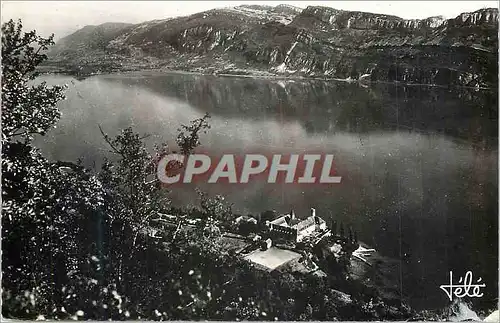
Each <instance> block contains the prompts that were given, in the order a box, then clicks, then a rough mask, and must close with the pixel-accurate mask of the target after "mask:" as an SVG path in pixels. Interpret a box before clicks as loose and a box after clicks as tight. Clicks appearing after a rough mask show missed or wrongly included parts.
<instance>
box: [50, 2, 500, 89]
mask: <svg viewBox="0 0 500 323" xmlns="http://www.w3.org/2000/svg"><path fill="white" fill-rule="evenodd" d="M87 27H89V26H86V27H84V28H82V29H80V30H79V31H77V32H75V33H73V34H71V35H69V36H66V37H64V38H62V39H61V40H60V41H58V42H57V43H56V46H55V47H54V49H52V50H51V51H50V52H49V59H50V64H51V65H52V66H57V67H59V68H61V69H62V70H67V71H73V72H74V73H76V74H78V73H80V74H85V73H87V74H91V73H96V72H97V73H99V72H109V71H124V70H137V69H143V68H147V69H165V70H169V69H175V70H183V71H191V72H201V73H215V74H244V75H281V76H284V77H316V78H340V79H360V78H363V79H364V80H370V81H374V82H380V81H382V82H404V83H418V84H436V85H456V86H472V87H492V86H495V85H496V84H497V83H498V76H497V75H498V73H497V72H495V71H498V66H497V61H498V9H496V8H484V9H479V10H477V11H474V12H465V13H461V14H460V15H458V16H456V17H455V18H450V19H443V18H442V17H428V18H425V19H403V18H400V17H397V16H391V15H382V14H374V13H367V12H361V11H345V10H337V9H334V8H329V7H322V6H308V7H307V8H305V9H300V8H296V7H293V6H287V5H278V6H275V7H272V6H259V5H241V6H237V7H228V8H222V9H212V10H208V11H204V12H200V13H196V14H193V15H189V16H183V17H175V18H168V19H161V20H153V21H147V22H143V23H139V24H122V25H116V24H111V25H110V24H109V23H108V24H107V25H106V24H102V25H99V26H95V27H94V32H87V33H83V32H82V30H84V29H85V28H87ZM89 28H90V27H89ZM89 28H87V29H89ZM90 29H92V28H90Z"/></svg>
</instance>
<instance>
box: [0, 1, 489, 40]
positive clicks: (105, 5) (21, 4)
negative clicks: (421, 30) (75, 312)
mask: <svg viewBox="0 0 500 323" xmlns="http://www.w3.org/2000/svg"><path fill="white" fill-rule="evenodd" d="M241 4H265V5H272V6H275V5H278V4H290V5H293V6H296V7H300V8H305V7H307V6H326V7H331V8H335V9H341V10H352V11H366V12H373V13H383V14H388V15H395V16H399V17H402V18H406V19H421V18H427V17H430V16H439V15H441V16H444V17H445V18H452V17H456V16H457V15H459V14H460V13H462V12H470V11H475V10H477V9H481V8H485V7H494V8H498V1H182V2H181V1H1V18H2V23H3V22H5V21H7V20H8V19H18V18H20V19H22V21H23V25H24V27H25V28H26V29H29V30H32V29H35V30H36V31H37V32H38V33H39V34H40V35H42V36H48V35H50V34H52V33H54V34H55V38H56V39H58V38H61V37H64V36H66V35H68V34H70V33H72V32H75V31H76V30H78V29H80V28H82V27H84V26H86V25H98V24H102V23H105V22H128V23H139V22H143V21H147V20H154V19H164V18H170V17H175V16H184V15H190V14H193V13H196V12H200V11H205V10H209V9H214V8H223V7H232V6H237V5H241Z"/></svg>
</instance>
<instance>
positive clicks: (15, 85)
mask: <svg viewBox="0 0 500 323" xmlns="http://www.w3.org/2000/svg"><path fill="white" fill-rule="evenodd" d="M52 43H53V42H52V37H49V38H42V37H39V36H37V35H36V32H35V31H32V32H28V33H23V31H22V24H21V22H20V21H19V22H17V23H15V22H14V21H12V20H10V21H9V22H7V23H6V24H4V25H3V26H2V251H3V262H2V270H3V276H2V283H3V286H2V287H3V291H4V292H5V295H11V298H9V297H6V298H5V301H6V302H7V303H9V304H10V306H9V307H8V308H6V307H3V308H2V310H3V313H4V315H16V316H18V315H20V316H21V317H26V318H34V317H36V316H35V315H37V314H42V313H43V314H46V315H48V314H49V313H55V312H54V310H55V307H54V306H55V305H54V304H61V302H63V299H65V297H66V293H65V291H67V290H69V286H70V285H72V284H73V283H74V282H76V281H77V279H76V277H79V276H81V275H80V274H81V270H80V269H81V268H82V267H81V266H80V265H81V264H82V263H83V262H84V261H86V259H85V258H86V255H87V254H86V253H83V252H82V250H81V249H80V245H79V244H78V240H79V239H81V238H82V236H84V235H82V232H83V230H82V227H81V225H80V222H81V220H82V219H83V218H85V217H86V216H87V215H89V214H92V213H93V212H95V211H96V210H97V209H98V208H99V206H100V205H101V204H102V196H101V191H100V188H101V185H100V183H99V181H98V180H97V179H96V177H95V176H93V175H92V174H90V173H89V172H87V171H85V170H83V169H82V168H81V167H78V165H74V164H72V165H70V166H71V167H61V165H59V164H57V163H52V162H49V161H48V160H46V159H45V158H44V157H43V155H42V154H41V153H40V151H38V150H37V149H36V148H35V147H33V146H32V145H31V142H32V140H33V138H34V136H37V135H42V136H43V135H44V134H45V133H46V132H47V131H48V130H49V129H50V128H52V127H53V126H54V124H55V123H56V122H57V120H58V119H59V111H58V109H57V106H56V104H57V102H59V101H60V100H61V99H63V97H64V96H63V90H64V88H63V87H61V86H54V87H48V86H47V85H46V84H45V83H41V84H39V85H33V84H32V83H33V82H32V81H33V80H34V78H35V77H36V67H37V66H38V64H40V63H41V62H42V61H43V60H44V59H45V58H46V57H45V55H44V54H43V51H44V50H46V49H47V48H48V46H49V45H51V44H52ZM23 295H24V296H23ZM23 297H24V300H23Z"/></svg>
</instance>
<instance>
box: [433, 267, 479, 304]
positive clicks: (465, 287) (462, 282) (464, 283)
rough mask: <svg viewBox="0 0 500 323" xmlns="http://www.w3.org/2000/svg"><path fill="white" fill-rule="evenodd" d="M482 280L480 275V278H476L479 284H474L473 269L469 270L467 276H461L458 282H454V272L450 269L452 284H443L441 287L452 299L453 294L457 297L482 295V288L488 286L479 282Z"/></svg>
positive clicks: (451, 299)
mask: <svg viewBox="0 0 500 323" xmlns="http://www.w3.org/2000/svg"><path fill="white" fill-rule="evenodd" d="M481 281H482V278H481V277H479V279H477V280H476V283H477V284H472V271H468V272H467V273H466V274H465V277H460V279H459V280H458V284H453V272H452V271H450V284H449V285H441V286H439V288H440V289H442V290H443V291H444V292H445V293H446V295H447V296H448V298H449V300H450V301H453V296H455V297H457V298H462V297H465V296H469V297H482V296H483V293H481V288H484V287H486V284H484V283H482V284H479V283H480V282H481Z"/></svg>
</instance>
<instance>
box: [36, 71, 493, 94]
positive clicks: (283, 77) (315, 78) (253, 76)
mask: <svg viewBox="0 0 500 323" xmlns="http://www.w3.org/2000/svg"><path fill="white" fill-rule="evenodd" d="M245 72H246V73H247V74H236V73H220V74H217V73H208V72H203V71H187V70H179V69H162V68H155V69H153V68H152V69H147V68H143V69H136V70H123V71H102V72H93V73H89V74H83V75H78V74H77V73H75V72H74V71H71V70H64V69H61V70H55V71H43V70H41V71H40V74H45V75H50V74H62V75H68V76H72V77H74V78H76V79H82V80H83V79H86V78H89V77H92V76H103V75H109V76H112V75H121V76H126V75H131V74H132V75H134V74H135V75H147V74H149V75H162V74H180V75H200V76H213V77H226V78H229V77H232V78H251V79H267V80H290V81H324V82H332V81H333V82H342V83H349V84H356V83H357V84H360V85H362V86H364V87H370V85H373V84H392V85H399V86H408V87H410V86H415V87H418V86H425V87H432V88H442V89H447V88H453V89H469V90H476V91H485V90H486V91H488V90H494V89H495V88H492V87H473V86H457V85H454V86H449V85H440V84H427V83H403V82H398V81H394V82H387V81H375V82H374V81H365V80H358V79H349V78H348V79H341V78H333V77H318V76H299V75H281V74H273V73H270V72H267V71H262V72H261V73H252V72H250V71H245Z"/></svg>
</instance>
